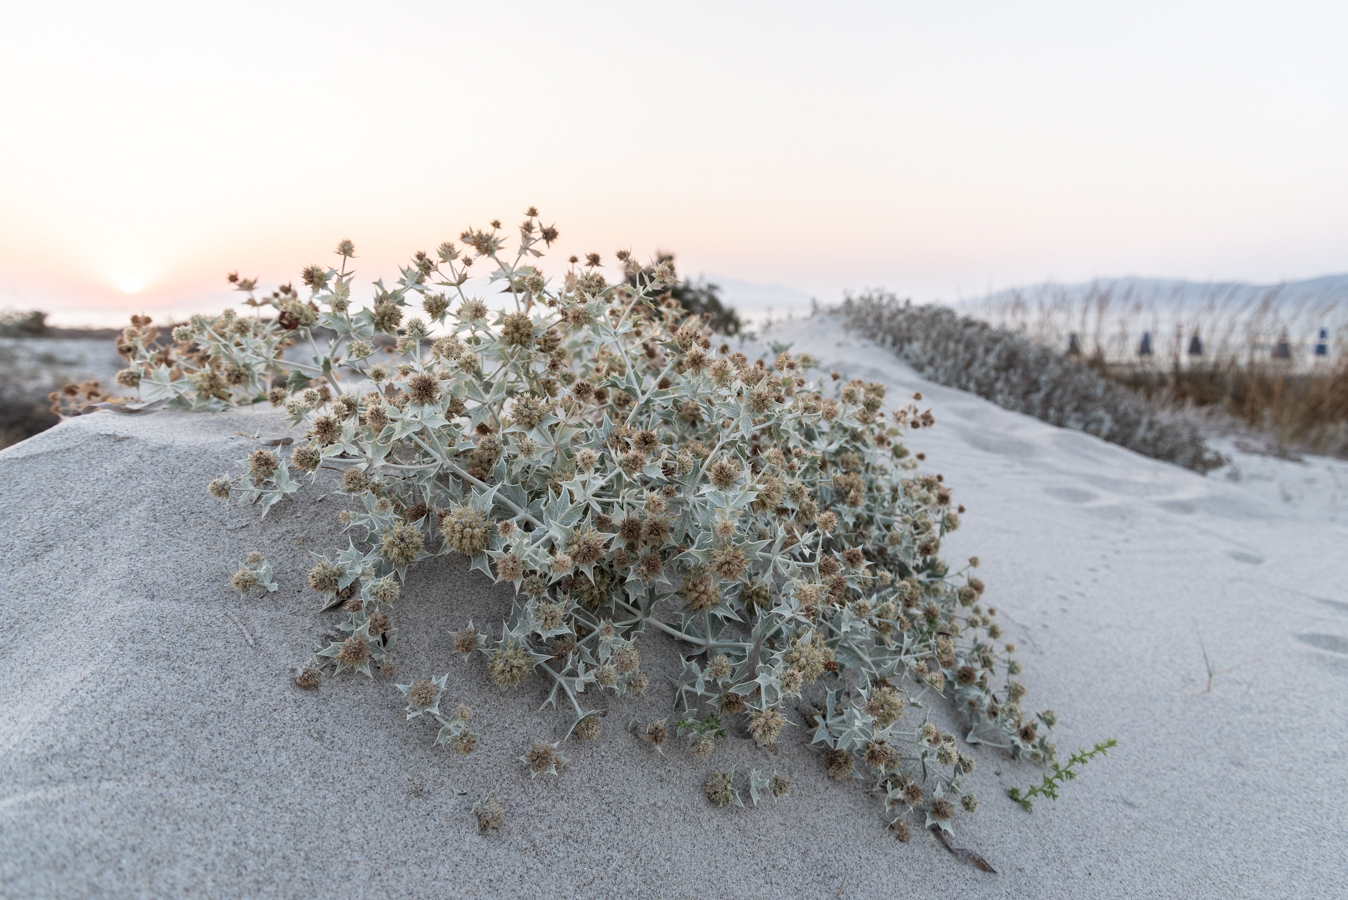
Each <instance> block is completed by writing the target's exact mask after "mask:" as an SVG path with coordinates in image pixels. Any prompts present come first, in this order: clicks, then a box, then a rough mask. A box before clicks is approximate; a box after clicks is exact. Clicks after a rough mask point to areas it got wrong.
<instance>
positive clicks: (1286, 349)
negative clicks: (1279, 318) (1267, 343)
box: [1273, 334, 1292, 359]
mask: <svg viewBox="0 0 1348 900" xmlns="http://www.w3.org/2000/svg"><path fill="white" fill-rule="evenodd" d="M1273 358H1274V359H1291V358H1292V345H1291V344H1290V343H1288V342H1287V335H1286V334H1283V335H1282V337H1280V338H1278V343H1276V344H1274V345H1273Z"/></svg>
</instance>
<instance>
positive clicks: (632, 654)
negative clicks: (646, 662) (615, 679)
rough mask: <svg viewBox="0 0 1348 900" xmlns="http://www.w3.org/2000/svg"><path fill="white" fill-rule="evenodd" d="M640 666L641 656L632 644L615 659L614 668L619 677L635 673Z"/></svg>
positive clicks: (615, 656) (620, 651)
mask: <svg viewBox="0 0 1348 900" xmlns="http://www.w3.org/2000/svg"><path fill="white" fill-rule="evenodd" d="M640 665H641V654H640V652H639V651H638V650H637V648H636V647H635V646H632V645H630V644H629V645H628V646H626V647H624V648H622V649H621V650H619V651H618V652H617V653H616V654H615V655H614V657H613V667H614V668H615V669H616V670H617V671H618V674H619V675H627V674H630V673H631V672H635V671H636V670H637V667H639V666H640Z"/></svg>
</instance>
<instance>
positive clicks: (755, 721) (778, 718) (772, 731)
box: [749, 706, 786, 747]
mask: <svg viewBox="0 0 1348 900" xmlns="http://www.w3.org/2000/svg"><path fill="white" fill-rule="evenodd" d="M785 726H786V717H785V716H783V715H782V714H781V712H780V711H779V710H778V709H777V708H776V707H772V706H770V707H768V708H767V709H764V710H754V711H753V712H751V713H750V714H749V736H750V737H752V738H753V739H754V743H755V744H757V745H758V746H760V747H771V746H772V745H774V744H776V743H777V738H778V737H780V736H781V733H782V728H783V727H785Z"/></svg>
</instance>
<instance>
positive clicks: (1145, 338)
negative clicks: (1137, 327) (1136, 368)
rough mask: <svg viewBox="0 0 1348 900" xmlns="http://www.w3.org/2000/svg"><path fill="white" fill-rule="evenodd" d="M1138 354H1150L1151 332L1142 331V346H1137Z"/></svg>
mask: <svg viewBox="0 0 1348 900" xmlns="http://www.w3.org/2000/svg"><path fill="white" fill-rule="evenodd" d="M1137 355H1138V356H1151V332H1150V331H1144V332H1142V346H1140V347H1138V348H1137Z"/></svg>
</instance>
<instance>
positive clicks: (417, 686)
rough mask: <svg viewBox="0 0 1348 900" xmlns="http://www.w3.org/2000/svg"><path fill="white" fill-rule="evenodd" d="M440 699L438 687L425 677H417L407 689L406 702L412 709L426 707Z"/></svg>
mask: <svg viewBox="0 0 1348 900" xmlns="http://www.w3.org/2000/svg"><path fill="white" fill-rule="evenodd" d="M439 699H440V689H439V688H437V687H436V686H435V685H434V684H432V683H431V682H430V681H429V680H427V679H425V678H418V679H417V680H416V681H414V682H412V685H411V687H409V688H408V689H407V703H408V705H409V706H411V707H412V708H414V709H428V708H430V707H432V706H434V705H435V701H437V700H439Z"/></svg>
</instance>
